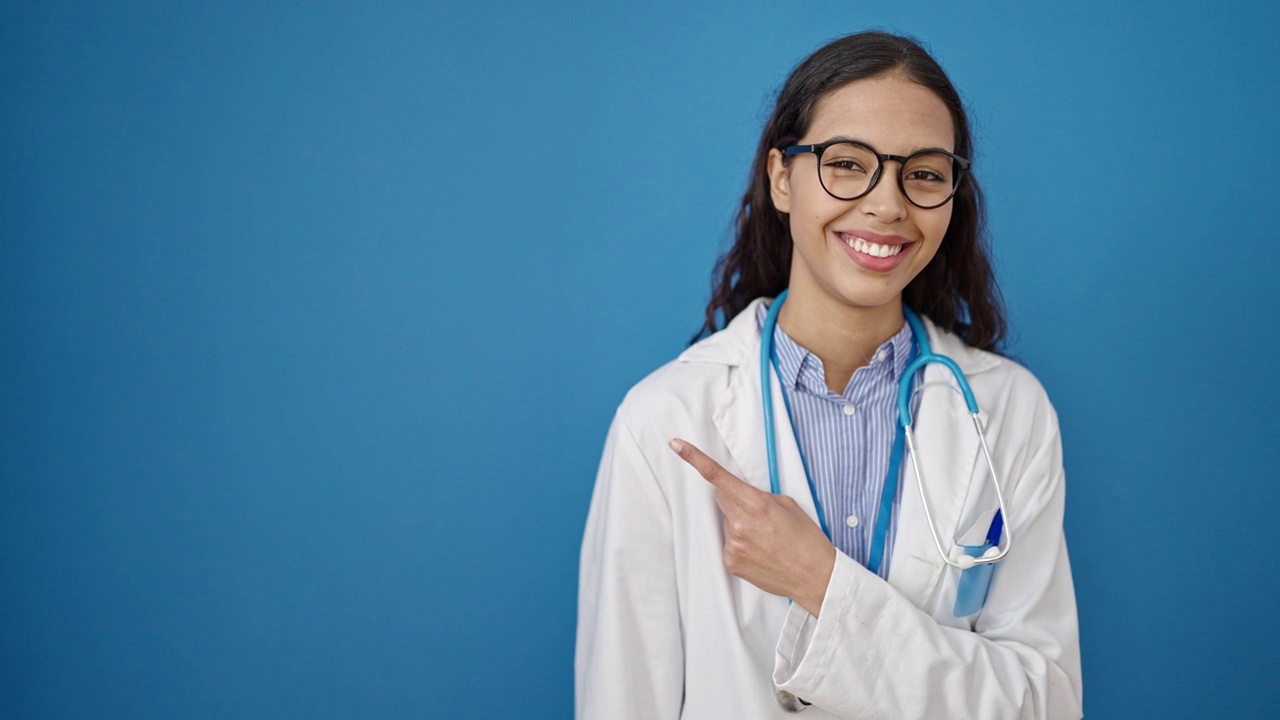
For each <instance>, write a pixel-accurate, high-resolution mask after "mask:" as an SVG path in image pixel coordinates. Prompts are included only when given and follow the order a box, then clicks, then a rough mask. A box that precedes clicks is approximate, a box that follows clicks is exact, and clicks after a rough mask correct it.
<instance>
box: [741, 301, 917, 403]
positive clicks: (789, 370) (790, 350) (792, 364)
mask: <svg viewBox="0 0 1280 720" xmlns="http://www.w3.org/2000/svg"><path fill="white" fill-rule="evenodd" d="M768 311H769V308H768V307H767V306H765V304H764V303H761V304H760V305H758V306H757V307H756V326H757V327H758V328H763V327H764V318H765V315H767V314H768ZM911 344H912V334H911V324H910V323H907V322H903V323H902V329H901V330H899V331H898V332H897V333H895V334H894V335H893V337H891V338H889V339H888V340H886V341H884V342H883V343H882V344H881V345H880V347H878V348H876V351H875V353H873V354H872V356H871V364H870V365H868V366H866V367H863V368H859V369H858V372H859V373H860V372H863V371H864V370H866V369H871V370H872V372H873V374H874V375H882V374H883V373H884V372H885V371H886V369H887V370H888V375H889V377H888V379H889V380H891V381H892V382H894V383H897V382H899V381H900V380H901V378H902V373H903V371H904V370H906V369H907V362H908V361H909V360H910V359H911ZM773 348H774V353H775V354H776V355H777V358H778V373H779V375H780V376H781V378H782V383H783V386H784V387H786V388H787V389H788V390H796V389H798V388H802V389H804V390H806V391H808V392H810V393H813V394H816V395H824V396H825V395H828V394H830V389H829V388H827V381H826V376H825V374H824V371H823V368H822V360H821V359H820V358H819V357H818V356H817V355H814V354H813V353H811V352H809V351H808V350H806V349H805V348H804V347H801V346H800V345H799V344H798V343H796V341H795V340H792V339H791V336H790V335H787V333H786V331H785V330H783V329H782V326H781V325H777V326H775V327H774V334H773ZM886 366H887V368H886ZM857 376H858V375H857V373H855V374H854V378H856V377H857ZM854 378H850V380H849V387H852V386H853V381H854ZM845 390H846V392H847V391H848V390H849V388H845Z"/></svg>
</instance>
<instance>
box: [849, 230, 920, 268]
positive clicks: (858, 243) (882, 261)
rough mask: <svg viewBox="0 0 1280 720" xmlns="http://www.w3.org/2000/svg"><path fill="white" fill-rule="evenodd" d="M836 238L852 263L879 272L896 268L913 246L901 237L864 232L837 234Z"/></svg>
mask: <svg viewBox="0 0 1280 720" xmlns="http://www.w3.org/2000/svg"><path fill="white" fill-rule="evenodd" d="M836 236H837V237H838V238H839V239H840V242H841V243H843V244H844V246H845V250H846V251H847V252H848V253H849V255H850V257H852V258H853V260H854V262H856V263H857V264H858V265H861V266H862V267H864V268H867V269H869V270H876V271H880V272H884V271H887V270H892V269H893V268H895V267H897V266H898V264H899V263H901V262H902V261H903V260H904V259H905V258H906V252H905V251H906V250H909V249H910V248H911V246H912V245H914V244H915V243H913V242H912V241H910V240H908V239H907V238H904V237H902V236H901V235H880V234H879V233H873V232H869V231H864V230H859V231H855V232H837V233H836Z"/></svg>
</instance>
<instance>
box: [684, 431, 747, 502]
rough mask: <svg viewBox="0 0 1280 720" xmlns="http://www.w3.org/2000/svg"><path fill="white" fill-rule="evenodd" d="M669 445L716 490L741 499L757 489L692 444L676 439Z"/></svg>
mask: <svg viewBox="0 0 1280 720" xmlns="http://www.w3.org/2000/svg"><path fill="white" fill-rule="evenodd" d="M669 444H670V445H671V449H672V450H674V451H675V453H676V454H677V455H679V456H680V459H681V460H684V461H685V462H687V463H689V464H690V465H692V466H693V469H694V470H697V471H698V474H699V475H701V476H702V477H704V478H706V480H707V482H709V483H711V484H712V485H713V486H714V487H715V488H716V490H718V491H720V492H723V493H725V494H726V495H727V496H729V497H732V498H739V497H742V496H743V495H744V494H749V492H750V491H752V490H755V488H753V487H751V486H750V485H748V484H747V483H745V482H743V481H742V480H740V479H739V478H738V477H737V476H736V475H734V474H733V473H731V472H729V471H728V470H725V469H724V468H723V467H721V465H720V463H718V462H716V461H715V460H713V459H711V457H710V456H709V455H707V454H706V453H704V452H702V451H701V450H699V449H698V448H696V447H694V445H693V444H692V443H688V442H685V441H684V440H681V439H679V438H674V439H672V440H671V442H670V443H669Z"/></svg>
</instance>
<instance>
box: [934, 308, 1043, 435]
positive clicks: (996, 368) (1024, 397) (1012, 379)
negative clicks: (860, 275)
mask: <svg viewBox="0 0 1280 720" xmlns="http://www.w3.org/2000/svg"><path fill="white" fill-rule="evenodd" d="M929 338H930V341H931V342H932V344H933V346H934V352H937V353H939V354H942V355H946V356H949V357H951V358H953V359H954V360H955V361H956V363H957V364H958V365H959V366H960V369H961V370H962V371H964V374H965V377H966V379H967V380H968V381H969V385H970V386H971V387H972V388H973V392H974V395H975V396H976V398H977V400H978V406H979V409H980V410H981V411H982V414H983V415H984V416H986V417H987V418H988V421H989V422H994V423H1002V422H1007V423H1010V424H1016V425H1018V426H1021V427H1022V428H1023V429H1025V430H1026V431H1027V432H1028V434H1029V435H1031V436H1033V437H1041V438H1043V437H1044V436H1046V435H1047V434H1056V432H1057V429H1058V418H1057V414H1056V412H1055V411H1054V408H1053V403H1052V402H1051V401H1050V399H1049V394H1048V392H1047V391H1046V390H1045V388H1044V385H1043V384H1041V382H1040V380H1039V379H1038V378H1036V376H1035V375H1034V374H1033V373H1032V372H1031V371H1030V370H1028V369H1027V368H1026V367H1025V366H1023V365H1022V364H1020V363H1019V362H1017V361H1016V360H1014V359H1012V358H1009V357H1005V356H1003V355H998V354H996V353H993V352H989V351H986V350H979V349H978V348H974V347H970V346H968V345H965V344H964V342H963V341H962V340H960V338H958V337H956V336H955V335H952V334H951V333H948V332H945V331H942V330H939V329H938V328H937V327H936V326H934V325H932V324H930V325H929Z"/></svg>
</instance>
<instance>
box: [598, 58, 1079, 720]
mask: <svg viewBox="0 0 1280 720" xmlns="http://www.w3.org/2000/svg"><path fill="white" fill-rule="evenodd" d="M971 160H972V141H971V138H970V132H969V126H968V121H967V119H966V116H965V111H964V108H963V106H962V104H961V102H960V98H959V95H958V94H957V92H956V90H955V88H954V87H953V86H952V85H951V82H950V80H949V79H948V78H947V76H946V74H945V73H944V72H943V71H942V69H941V68H940V67H939V66H938V65H937V63H936V62H935V61H934V60H933V58H931V57H930V56H929V55H928V54H927V53H926V52H925V51H924V50H923V49H922V48H921V47H920V46H919V45H917V44H916V43H915V42H913V41H911V40H909V39H905V38H900V37H895V36H892V35H887V34H884V33H862V34H858V35H853V36H850V37H846V38H843V39H840V40H837V41H835V42H833V43H831V44H829V45H827V46H826V47H824V48H822V49H820V50H818V51H817V52H816V53H814V54H813V55H812V56H811V57H809V58H808V59H806V60H805V61H804V62H803V63H801V64H800V66H799V67H797V68H796V70H795V71H794V72H793V73H792V75H791V77H790V79H789V80H788V81H787V83H786V85H785V86H784V87H783V89H782V91H781V93H780V95H779V97H778V103H777V107H776V108H775V109H774V112H773V115H772V116H771V117H770V119H769V122H768V124H767V125H766V127H765V129H764V134H763V137H762V138H761V140H760V145H759V148H758V150H757V152H756V156H755V162H754V165H753V168H752V174H751V180H750V186H749V187H748V189H747V193H746V195H745V197H744V198H743V201H742V208H741V212H740V213H739V216H738V222H737V232H736V243H735V245H734V246H733V248H732V249H731V250H730V251H729V252H728V253H727V254H726V255H725V257H724V258H723V259H722V260H721V263H720V266H719V268H718V272H717V275H718V278H719V282H718V284H717V285H716V287H715V289H714V293H713V296H712V300H711V303H710V305H709V306H708V308H707V314H706V326H705V331H706V332H714V331H716V330H717V318H718V317H719V316H721V315H722V316H723V317H724V318H726V319H728V320H729V322H728V326H727V327H725V328H724V329H720V330H719V331H718V332H714V334H711V335H710V337H707V338H705V339H703V340H702V341H700V342H698V343H697V344H695V345H693V346H692V347H690V348H689V349H688V350H687V351H685V352H684V353H683V354H682V355H680V357H678V358H677V359H676V360H675V361H674V362H672V363H670V364H668V365H666V366H664V367H663V368H661V369H659V370H658V371H657V372H655V373H654V374H653V375H651V376H649V377H648V378H646V379H645V380H644V381H642V382H641V383H640V384H639V385H637V386H636V387H635V388H634V389H632V391H631V392H630V393H629V394H628V395H627V398H626V400H625V401H624V402H623V403H622V406H621V407H620V408H619V409H618V413H617V416H616V417H615V419H614V422H613V425H612V427H611V429H610V431H609V437H608V441H607V443H606V446H605V450H604V458H603V460H602V462H601V465H600V472H599V476H598V478H597V481H596V489H595V493H594V496H593V498H592V502H591V511H590V516H589V518H588V520H587V529H586V536H585V539H584V541H583V548H582V562H581V584H580V593H579V606H578V613H579V614H578V643H577V659H576V668H575V669H576V679H577V695H576V707H577V714H578V717H580V718H645V719H646V720H654V719H660V718H765V717H785V716H786V715H787V713H788V712H796V711H799V710H806V711H807V715H808V716H809V717H815V718H817V717H847V718H863V717H865V718H1015V717H1016V718H1077V717H1080V716H1081V712H1082V711H1081V684H1080V657H1079V640H1078V635H1077V627H1076V606H1075V596H1074V593H1073V590H1072V585H1071V571H1070V567H1069V565H1068V562H1067V549H1066V544H1065V542H1064V539H1063V533H1062V516H1063V501H1064V486H1063V482H1064V481H1063V470H1062V451H1061V442H1060V440H1059V435H1058V423H1057V418H1056V415H1055V414H1054V411H1053V407H1052V406H1051V405H1050V404H1049V401H1048V399H1047V398H1046V396H1045V393H1044V390H1043V389H1042V388H1041V386H1040V385H1039V383H1038V382H1037V381H1036V380H1035V378H1034V377H1032V376H1031V374H1030V373H1028V372H1027V371H1026V370H1025V369H1024V368H1022V367H1020V366H1019V365H1017V364H1016V363H1014V362H1012V361H1010V360H1008V359H1006V358H1003V357H1001V356H999V355H997V354H995V352H994V349H995V348H996V347H997V345H998V343H999V342H1000V341H1001V339H1002V337H1003V333H1004V320H1003V315H1002V311H1001V308H1000V305H999V301H998V293H997V291H996V288H995V283H994V278H993V277H992V274H991V269H990V264H989V262H988V260H987V257H986V254H985V250H984V248H983V245H982V242H981V237H980V235H981V229H982V217H983V216H982V201H981V198H982V196H981V192H980V190H979V187H978V183H977V180H976V178H975V177H974V173H973V171H972V168H971ZM784 291H785V294H784ZM912 311H914V312H912ZM917 315H918V316H919V318H920V319H919V320H917V319H916V318H917ZM762 345H763V347H764V352H763V354H762ZM930 351H932V352H933V353H936V354H939V355H945V356H947V357H949V358H951V359H952V360H953V361H954V363H955V364H956V366H957V367H956V369H957V370H958V371H959V372H960V373H962V375H957V374H953V372H952V371H951V370H950V369H948V367H947V366H946V365H944V364H943V363H941V362H931V363H928V364H925V365H923V366H922V367H918V363H916V362H914V360H915V359H916V358H919V357H921V356H923V355H925V354H927V353H928V352H930ZM957 377H963V378H965V379H966V381H967V384H968V385H969V386H971V388H972V395H973V399H974V401H975V402H976V405H977V413H976V414H971V413H972V410H973V408H970V407H969V406H968V405H967V403H966V400H965V399H964V397H963V393H962V391H961V390H960V388H961V387H962V385H961V383H960V381H959V380H958V379H957ZM900 385H901V386H903V394H902V395H903V403H902V404H903V405H905V406H906V407H904V408H902V409H901V410H900V408H899V387H900ZM770 415H771V416H772V417H769V416H770ZM904 415H906V416H909V419H908V420H907V421H906V422H904V421H903V420H902V419H901V418H902V417H903V416H904ZM908 423H909V424H910V428H909V429H908V428H907V427H905V426H906V425H907V424H908ZM908 443H909V444H908ZM908 448H910V449H908ZM770 456H773V458H774V459H772V460H771V459H770ZM771 490H772V491H771Z"/></svg>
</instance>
